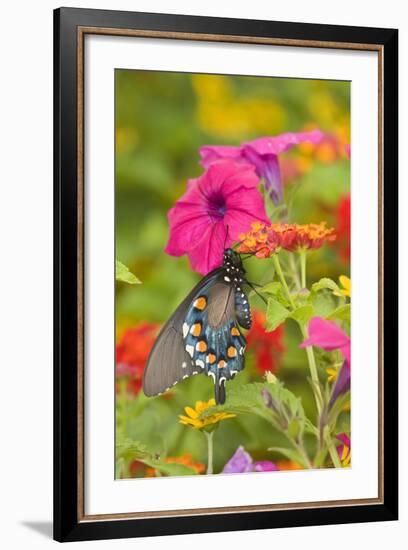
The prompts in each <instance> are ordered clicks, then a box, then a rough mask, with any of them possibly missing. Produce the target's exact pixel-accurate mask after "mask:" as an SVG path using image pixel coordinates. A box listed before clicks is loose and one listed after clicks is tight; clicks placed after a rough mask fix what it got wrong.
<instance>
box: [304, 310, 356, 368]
mask: <svg viewBox="0 0 408 550" xmlns="http://www.w3.org/2000/svg"><path fill="white" fill-rule="evenodd" d="M308 330H309V338H306V340H304V342H302V344H300V347H301V348H306V347H307V346H318V347H320V348H323V349H324V350H326V351H333V350H335V349H339V350H340V351H341V353H342V355H343V357H344V359H346V361H348V363H349V364H350V338H349V337H348V336H347V334H346V333H345V332H343V331H342V330H341V328H340V327H338V326H337V325H336V323H334V322H332V321H326V320H325V319H322V318H321V317H313V318H312V319H311V320H310V321H309V327H308Z"/></svg>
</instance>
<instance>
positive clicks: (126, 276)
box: [116, 260, 141, 285]
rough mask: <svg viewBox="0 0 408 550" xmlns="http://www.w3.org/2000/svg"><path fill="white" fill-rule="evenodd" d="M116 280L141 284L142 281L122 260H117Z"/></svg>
mask: <svg viewBox="0 0 408 550" xmlns="http://www.w3.org/2000/svg"><path fill="white" fill-rule="evenodd" d="M116 280H117V281H122V282H123V283H129V284H130V285H138V284H139V285H140V284H141V281H139V279H138V278H137V277H136V275H133V273H132V272H131V271H130V270H129V268H128V267H126V266H125V265H124V264H122V262H119V260H116Z"/></svg>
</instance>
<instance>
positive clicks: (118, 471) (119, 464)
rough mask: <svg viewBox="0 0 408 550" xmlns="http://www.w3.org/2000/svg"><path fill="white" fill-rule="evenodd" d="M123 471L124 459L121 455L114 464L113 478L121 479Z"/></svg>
mask: <svg viewBox="0 0 408 550" xmlns="http://www.w3.org/2000/svg"><path fill="white" fill-rule="evenodd" d="M124 471H125V459H124V458H123V457H121V458H119V460H117V461H116V464H115V479H121V478H122V477H124V476H123V473H124Z"/></svg>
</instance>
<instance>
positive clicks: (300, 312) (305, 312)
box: [290, 304, 315, 326]
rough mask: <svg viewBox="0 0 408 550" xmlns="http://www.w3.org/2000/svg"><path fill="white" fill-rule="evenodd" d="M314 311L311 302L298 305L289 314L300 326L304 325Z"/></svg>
mask: <svg viewBox="0 0 408 550" xmlns="http://www.w3.org/2000/svg"><path fill="white" fill-rule="evenodd" d="M314 314H315V311H314V308H313V306H312V305H311V304H307V305H305V306H302V307H298V308H297V309H295V311H292V313H291V314H290V317H291V319H294V320H295V321H296V322H297V323H299V325H300V326H305V325H307V323H308V322H309V321H310V319H311V318H312V317H313V316H314Z"/></svg>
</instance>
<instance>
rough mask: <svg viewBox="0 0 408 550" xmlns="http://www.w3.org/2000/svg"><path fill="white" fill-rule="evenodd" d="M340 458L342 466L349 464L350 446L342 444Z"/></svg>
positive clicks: (345, 466)
mask: <svg viewBox="0 0 408 550" xmlns="http://www.w3.org/2000/svg"><path fill="white" fill-rule="evenodd" d="M340 460H341V465H342V466H343V468H347V466H349V465H350V461H351V452H350V448H349V447H348V446H347V445H343V450H342V453H341V457H340Z"/></svg>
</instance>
